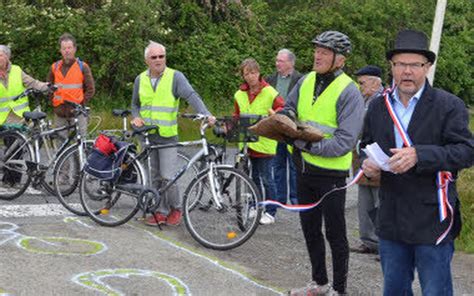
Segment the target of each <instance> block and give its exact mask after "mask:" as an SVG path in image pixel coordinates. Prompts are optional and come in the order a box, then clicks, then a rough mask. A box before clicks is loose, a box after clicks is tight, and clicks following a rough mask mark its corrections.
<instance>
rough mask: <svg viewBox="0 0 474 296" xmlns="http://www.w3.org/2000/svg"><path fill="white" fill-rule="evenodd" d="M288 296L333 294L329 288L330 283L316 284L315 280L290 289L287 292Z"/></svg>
mask: <svg viewBox="0 0 474 296" xmlns="http://www.w3.org/2000/svg"><path fill="white" fill-rule="evenodd" d="M288 295H290V296H316V295H328V296H329V295H331V296H332V295H334V290H333V289H332V288H331V285H330V284H326V285H322V286H320V285H318V284H316V282H314V281H312V282H311V283H309V284H308V285H306V287H302V288H296V289H291V290H290V291H289V292H288Z"/></svg>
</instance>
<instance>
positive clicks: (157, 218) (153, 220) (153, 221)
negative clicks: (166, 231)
mask: <svg viewBox="0 0 474 296" xmlns="http://www.w3.org/2000/svg"><path fill="white" fill-rule="evenodd" d="M145 224H146V225H150V226H157V225H158V224H159V225H163V224H166V216H165V215H163V214H160V213H155V215H153V216H150V217H148V218H146V220H145Z"/></svg>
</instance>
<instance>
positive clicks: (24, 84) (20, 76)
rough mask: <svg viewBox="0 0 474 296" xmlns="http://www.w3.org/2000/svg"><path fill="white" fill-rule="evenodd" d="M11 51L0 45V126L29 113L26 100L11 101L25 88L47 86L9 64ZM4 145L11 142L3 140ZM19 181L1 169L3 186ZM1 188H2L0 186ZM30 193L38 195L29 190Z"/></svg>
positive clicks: (18, 119) (16, 175)
mask: <svg viewBox="0 0 474 296" xmlns="http://www.w3.org/2000/svg"><path fill="white" fill-rule="evenodd" d="M10 58H11V50H10V48H9V47H8V46H6V45H0V125H2V124H5V123H20V122H21V121H22V120H23V113H24V112H27V111H30V107H29V102H28V98H27V97H24V98H20V99H18V100H16V101H13V100H12V98H14V97H16V96H18V95H19V94H21V93H22V92H23V91H24V90H25V89H26V88H34V89H36V90H40V91H43V92H46V91H48V90H49V85H48V83H46V82H41V81H38V80H36V79H33V78H32V77H30V76H29V75H28V74H26V73H25V72H23V70H22V69H21V68H20V67H19V66H17V65H14V64H12V63H11V62H10ZM4 141H5V145H6V146H10V145H11V141H9V139H4ZM20 179H21V173H19V172H15V171H10V170H8V169H5V168H4V169H3V176H2V183H3V185H5V186H10V187H11V186H14V185H15V184H16V183H18V182H19V181H20ZM2 187H3V186H2ZM30 193H40V192H37V191H36V190H33V189H31V192H30Z"/></svg>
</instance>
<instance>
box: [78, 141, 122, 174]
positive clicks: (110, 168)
mask: <svg viewBox="0 0 474 296" xmlns="http://www.w3.org/2000/svg"><path fill="white" fill-rule="evenodd" d="M115 146H116V147H117V151H116V152H114V153H111V154H110V155H106V154H104V153H103V152H101V151H100V150H98V149H96V148H93V149H92V151H91V153H90V154H89V156H88V157H87V163H86V165H85V167H84V170H85V171H86V172H87V173H88V174H90V175H92V176H94V177H96V178H98V179H100V180H104V181H111V182H115V181H117V179H118V178H119V177H120V175H121V173H122V168H121V165H122V163H123V161H124V158H125V155H126V152H127V150H128V148H129V147H130V143H127V142H116V143H115Z"/></svg>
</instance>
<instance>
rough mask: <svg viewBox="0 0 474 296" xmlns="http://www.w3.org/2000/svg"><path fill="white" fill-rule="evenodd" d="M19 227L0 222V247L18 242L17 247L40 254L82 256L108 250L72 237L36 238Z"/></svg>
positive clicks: (97, 244)
mask: <svg viewBox="0 0 474 296" xmlns="http://www.w3.org/2000/svg"><path fill="white" fill-rule="evenodd" d="M18 228H19V227H18V225H16V224H14V223H10V222H1V221H0V245H3V244H5V243H7V242H8V241H11V240H16V245H17V246H18V247H20V248H22V249H24V250H26V251H29V252H33V253H38V254H54V255H68V256H75V255H82V256H90V255H96V254H100V253H102V252H104V251H106V250H107V246H106V245H105V244H103V243H101V242H97V241H91V240H84V239H76V238H70V237H53V236H48V237H35V236H26V235H23V234H21V233H18V232H17V229H18Z"/></svg>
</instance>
